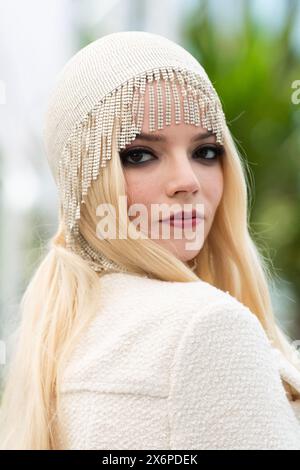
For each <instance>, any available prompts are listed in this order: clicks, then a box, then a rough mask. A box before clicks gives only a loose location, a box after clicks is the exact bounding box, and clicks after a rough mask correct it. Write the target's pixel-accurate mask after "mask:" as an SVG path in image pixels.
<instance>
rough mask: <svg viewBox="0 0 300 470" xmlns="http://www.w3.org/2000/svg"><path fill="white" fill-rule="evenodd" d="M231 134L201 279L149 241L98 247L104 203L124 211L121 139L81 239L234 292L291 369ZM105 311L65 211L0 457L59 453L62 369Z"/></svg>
mask: <svg viewBox="0 0 300 470" xmlns="http://www.w3.org/2000/svg"><path fill="white" fill-rule="evenodd" d="M225 131H226V132H225V141H224V146H225V158H224V159H223V160H222V165H223V174H224V191H223V196H222V200H221V202H220V204H219V207H218V209H217V212H216V215H215V219H214V222H213V225H212V227H211V230H210V233H209V234H208V236H207V239H206V240H205V243H204V245H203V248H202V249H201V250H200V252H199V254H198V255H197V257H196V259H197V268H196V271H195V272H193V270H192V269H189V267H188V266H187V265H186V264H185V263H183V262H181V261H180V260H179V259H178V258H176V257H175V256H174V255H173V254H172V253H171V252H169V251H167V250H165V249H164V248H163V247H161V246H160V245H158V244H157V243H155V242H154V241H153V240H151V239H150V238H147V239H145V238H144V239H141V240H140V239H138V240H133V239H130V238H127V239H121V240H118V239H105V240H100V239H99V238H98V237H97V236H96V230H95V227H96V225H97V220H96V215H95V214H96V210H95V208H96V207H97V206H98V205H99V204H100V203H102V202H103V203H110V204H112V205H113V207H117V206H118V198H119V196H120V195H123V196H125V195H126V181H125V178H124V174H123V171H122V165H121V162H120V158H119V155H118V151H117V150H116V137H115V134H114V135H113V139H112V144H113V157H112V159H111V161H110V164H109V165H107V167H105V168H104V169H103V171H102V173H101V175H100V177H99V178H98V179H97V180H95V181H93V182H92V185H91V187H90V189H89V193H88V195H87V197H86V200H85V202H86V203H85V204H83V205H82V212H81V219H80V231H81V233H82V235H83V236H84V237H85V239H86V240H87V241H88V242H89V243H90V244H91V245H92V246H94V247H97V248H98V249H99V250H101V251H102V252H103V253H104V254H105V255H106V256H107V257H109V258H110V259H112V260H113V261H116V262H117V263H121V264H123V265H125V266H126V267H128V270H129V271H131V272H133V273H141V274H143V273H147V274H149V275H150V277H153V278H158V279H162V280H165V281H179V282H189V281H195V280H197V279H198V278H199V277H200V278H201V279H202V280H204V281H206V282H209V283H210V284H212V285H214V286H216V287H218V288H219V289H222V290H224V291H229V293H230V294H231V295H232V296H234V297H236V298H237V299H238V300H239V301H240V302H242V303H243V304H244V305H246V306H247V307H249V309H250V310H251V311H252V312H253V313H254V314H255V315H256V316H257V318H258V319H259V321H260V322H261V324H262V326H263V328H264V330H265V331H266V333H267V336H268V337H269V339H270V340H271V341H272V342H273V344H274V346H276V347H277V348H279V349H280V350H281V351H282V352H283V353H284V354H285V355H286V357H287V358H288V359H289V360H290V361H291V362H293V357H295V356H294V354H295V352H296V349H294V348H293V346H292V344H291V342H290V339H289V338H288V337H287V335H286V334H285V333H283V331H282V330H281V329H280V328H279V326H278V325H277V324H276V321H275V317H274V313H273V310H272V305H271V300H270V294H269V282H271V272H270V268H269V266H268V265H267V259H266V258H264V257H263V256H262V254H261V253H260V251H259V250H258V248H257V246H256V243H255V242H254V240H253V235H251V233H250V228H249V211H248V204H249V201H250V197H249V194H248V189H249V188H250V184H247V178H248V175H247V171H246V170H247V165H246V164H245V162H244V161H243V160H242V158H241V157H240V155H239V152H238V150H237V148H236V145H235V143H234V140H233V137H232V136H231V133H230V131H229V129H228V127H226V130H225ZM249 193H250V192H249ZM248 197H249V199H248ZM126 217H128V216H127V215H124V214H119V223H120V224H121V225H122V224H125V223H126ZM127 222H128V223H129V220H127ZM99 309H100V310H101V302H100V293H99V275H98V274H97V273H96V272H95V271H93V270H92V269H91V268H90V267H89V266H88V264H87V262H86V261H84V259H82V258H81V257H80V256H79V255H77V254H75V253H73V252H71V251H69V250H67V249H66V245H65V232H64V224H63V214H62V213H61V212H60V223H59V227H58V230H57V233H56V234H55V235H54V236H53V238H52V239H51V240H50V242H49V246H48V247H47V252H46V254H45V255H44V257H43V259H42V261H41V262H40V265H39V266H38V268H37V270H36V272H35V273H34V275H33V276H32V278H31V280H30V282H29V285H28V286H27V289H26V291H25V293H24V294H23V297H22V299H21V303H20V313H21V321H20V323H19V326H18V328H17V331H16V333H17V344H16V348H15V350H14V354H13V357H12V359H11V361H10V364H9V365H10V367H9V369H8V374H7V377H6V378H5V382H6V386H5V389H4V393H3V398H2V406H1V424H0V433H1V440H0V448H2V449H33V450H39V449H56V448H58V440H57V435H56V432H55V423H56V424H57V423H58V422H59V416H60V395H59V390H60V383H61V377H62V374H63V370H64V365H65V363H66V361H67V359H68V357H69V355H70V354H71V352H72V348H73V346H74V345H75V343H76V339H77V338H78V336H79V335H80V333H81V332H82V331H83V329H84V328H85V327H86V326H87V325H88V324H89V323H90V321H91V320H92V318H93V316H94V315H95V313H96V312H97V311H99ZM295 365H296V364H295ZM297 366H298V363H297ZM284 385H285V387H286V388H287V390H288V391H289V392H290V393H291V395H292V396H294V398H299V394H298V393H297V391H296V390H294V389H293V388H292V387H291V386H289V384H287V383H285V384H284Z"/></svg>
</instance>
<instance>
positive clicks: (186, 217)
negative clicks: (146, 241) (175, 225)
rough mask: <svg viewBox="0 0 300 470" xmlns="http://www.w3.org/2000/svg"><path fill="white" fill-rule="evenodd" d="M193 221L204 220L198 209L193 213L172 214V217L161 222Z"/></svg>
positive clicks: (180, 212)
mask: <svg viewBox="0 0 300 470" xmlns="http://www.w3.org/2000/svg"><path fill="white" fill-rule="evenodd" d="M191 219H203V215H202V214H201V213H200V212H199V211H197V210H196V209H193V210H192V211H191V212H187V211H185V212H184V211H179V212H177V213H176V214H172V215H171V216H170V217H166V218H165V219H161V220H160V221H161V222H164V221H171V222H172V221H174V220H175V221H177V220H178V221H182V222H183V221H187V220H191Z"/></svg>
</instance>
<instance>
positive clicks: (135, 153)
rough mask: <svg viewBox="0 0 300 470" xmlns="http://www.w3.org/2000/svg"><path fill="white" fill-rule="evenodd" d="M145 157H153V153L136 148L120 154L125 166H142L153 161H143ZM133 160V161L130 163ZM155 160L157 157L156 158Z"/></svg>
mask: <svg viewBox="0 0 300 470" xmlns="http://www.w3.org/2000/svg"><path fill="white" fill-rule="evenodd" d="M143 155H152V153H151V152H150V151H149V150H146V149H142V148H135V149H132V150H126V151H123V152H121V153H120V158H121V161H122V163H123V165H136V166H137V165H142V164H143V163H147V162H148V161H150V160H153V159H151V158H148V159H146V160H145V159H144V160H142V158H141V157H142V156H143ZM129 159H131V160H132V161H130V160H129ZM154 159H155V157H154Z"/></svg>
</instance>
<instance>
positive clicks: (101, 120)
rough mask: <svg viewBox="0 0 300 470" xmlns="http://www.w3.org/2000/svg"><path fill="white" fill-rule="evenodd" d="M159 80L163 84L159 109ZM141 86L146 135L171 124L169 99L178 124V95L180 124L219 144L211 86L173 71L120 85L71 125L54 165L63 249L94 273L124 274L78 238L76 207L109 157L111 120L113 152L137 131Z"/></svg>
mask: <svg viewBox="0 0 300 470" xmlns="http://www.w3.org/2000/svg"><path fill="white" fill-rule="evenodd" d="M161 80H163V81H164V84H165V102H166V107H165V109H164V107H163V100H162V84H161ZM154 82H155V83H156V87H154ZM146 83H148V85H149V131H155V130H156V129H162V128H163V127H164V126H165V125H167V126H169V125H171V123H172V115H171V94H172V97H173V100H174V105H175V116H174V122H175V124H179V123H180V122H181V120H182V116H181V105H180V95H179V93H180V94H181V95H182V96H183V114H184V115H183V119H184V122H185V123H186V124H190V123H191V124H194V125H196V126H200V125H201V126H202V127H203V128H205V129H207V130H209V131H212V132H213V133H214V134H215V135H216V141H217V142H219V143H221V144H222V143H223V129H224V126H225V116H224V113H223V110H222V105H221V102H220V100H219V97H218V95H217V93H216V91H215V89H214V87H213V86H212V85H211V84H210V82H209V81H208V80H206V79H205V78H204V77H202V76H200V75H198V74H196V73H194V72H191V71H189V70H186V69H182V68H176V67H160V68H155V69H152V70H148V71H146V72H143V73H142V74H140V75H138V76H136V77H134V78H131V79H130V80H128V81H126V82H125V83H122V84H121V85H120V86H119V87H117V88H116V89H115V90H113V91H112V92H110V93H109V94H108V95H106V96H105V97H104V98H103V99H102V100H101V101H100V102H98V103H97V104H96V105H95V106H94V107H93V108H92V109H91V110H90V111H89V113H88V114H87V115H86V116H85V117H84V118H83V119H82V121H81V122H80V123H77V124H76V126H75V127H74V129H73V132H72V133H71V135H70V136H69V138H68V141H67V143H66V145H65V147H64V150H63V152H62V156H61V159H60V160H59V163H58V189H59V194H60V200H61V204H62V208H63V213H64V216H65V226H66V244H67V247H68V248H69V249H71V250H73V251H75V252H77V253H79V254H80V255H81V256H82V257H83V258H84V259H86V260H87V261H88V262H89V264H90V265H91V266H92V268H93V269H94V270H96V271H107V270H110V269H113V270H115V269H117V270H119V271H124V270H126V269H124V268H123V267H121V266H119V265H117V264H116V263H114V262H112V261H111V260H108V259H107V258H106V257H105V256H104V255H103V254H102V253H100V252H96V251H95V250H93V249H92V248H91V247H90V245H89V244H88V242H87V241H86V240H85V239H84V238H83V237H82V235H81V234H80V233H79V226H78V220H79V219H80V208H81V204H82V203H84V202H85V201H84V195H86V194H87V192H88V189H89V187H90V185H91V182H92V180H95V179H96V178H98V176H99V173H100V170H101V168H103V167H105V166H106V165H107V162H108V161H109V160H110V159H111V157H112V155H111V138H112V130H113V123H114V117H115V116H118V117H119V119H120V121H119V123H120V127H119V128H117V147H118V151H120V150H121V149H123V148H124V147H125V146H126V145H128V144H129V143H131V142H132V141H133V140H134V138H135V137H136V135H137V134H138V133H140V132H141V129H142V123H143V117H144V97H145V89H146ZM177 83H178V84H179V89H180V91H179V90H178V86H177ZM156 109H157V122H156V119H155V110H156Z"/></svg>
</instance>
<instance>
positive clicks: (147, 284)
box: [64, 273, 239, 395]
mask: <svg viewBox="0 0 300 470" xmlns="http://www.w3.org/2000/svg"><path fill="white" fill-rule="evenodd" d="M238 305H239V302H238V301H237V300H235V299H234V298H233V297H232V296H230V295H229V294H228V293H225V292H223V291H221V290H219V289H216V288H215V287H213V286H211V285H210V284H208V283H206V282H203V281H201V280H199V282H198V281H195V282H166V281H162V280H157V279H152V278H146V277H142V276H138V275H131V274H127V273H110V274H106V275H104V276H103V277H102V278H100V284H99V308H98V311H97V312H96V314H95V316H94V317H93V318H92V320H91V322H90V323H89V325H88V327H87V328H86V329H85V330H84V331H83V333H82V335H81V336H80V338H79V340H78V342H77V344H76V346H75V348H74V350H73V352H72V355H71V357H70V360H69V362H68V365H67V367H66V370H65V374H64V377H65V382H64V388H66V384H67V382H68V385H67V388H68V389H70V384H71V383H73V384H74V383H75V382H76V383H77V384H76V387H77V386H78V387H80V386H81V385H80V384H85V386H86V384H87V383H88V382H90V380H91V378H92V377H93V378H95V377H97V381H98V383H97V384H94V385H95V387H98V388H99V387H100V386H103V384H104V383H105V384H106V385H107V386H108V387H110V384H116V383H118V384H119V386H120V388H119V389H120V390H121V389H122V390H125V388H126V390H127V389H128V387H129V388H130V390H131V391H133V390H136V391H139V392H140V391H142V390H148V391H150V392H151V393H153V391H154V390H155V389H157V391H158V393H159V394H160V395H163V394H165V395H167V393H168V384H169V367H170V364H171V361H172V359H173V357H174V354H175V351H176V348H177V346H178V344H179V342H180V339H181V337H182V335H183V334H184V331H185V329H186V327H187V325H188V324H189V323H190V322H192V321H193V318H194V316H197V317H199V318H202V317H203V318H204V317H207V316H208V313H211V328H212V329H213V328H214V325H213V324H214V323H215V322H216V319H215V316H214V312H215V311H219V310H218V308H220V306H223V310H224V314H225V315H226V312H227V314H228V315H229V314H230V312H232V314H233V315H234V311H236V309H237V308H238ZM218 306H219V307H218ZM226 322H227V320H226V317H224V330H225V331H226ZM227 323H228V322H227ZM203 327H205V322H204V323H203ZM226 338H227V339H228V341H230V335H228V336H226ZM128 377H130V380H129V379H128ZM93 380H94V379H93ZM99 381H101V384H102V385H101V384H100V383H99ZM124 387H125V388H124Z"/></svg>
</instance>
